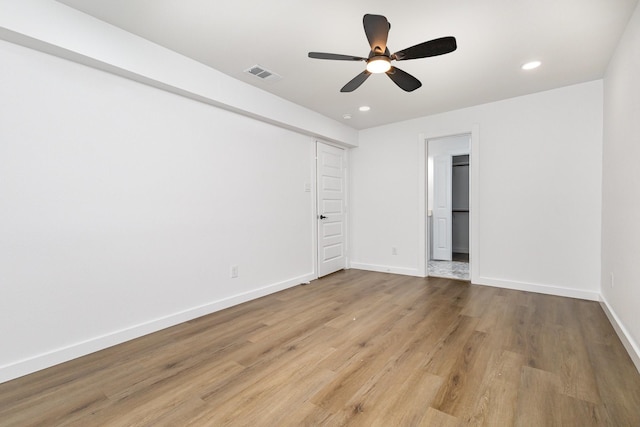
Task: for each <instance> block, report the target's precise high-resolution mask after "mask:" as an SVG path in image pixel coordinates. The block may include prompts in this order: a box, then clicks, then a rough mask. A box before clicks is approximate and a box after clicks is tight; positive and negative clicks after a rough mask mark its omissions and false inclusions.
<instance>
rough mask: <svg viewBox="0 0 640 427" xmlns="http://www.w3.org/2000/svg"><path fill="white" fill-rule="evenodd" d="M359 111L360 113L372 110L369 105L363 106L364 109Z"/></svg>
mask: <svg viewBox="0 0 640 427" xmlns="http://www.w3.org/2000/svg"><path fill="white" fill-rule="evenodd" d="M358 110H360V111H369V110H371V107H369V106H368V105H363V106H362V107H360V108H358Z"/></svg>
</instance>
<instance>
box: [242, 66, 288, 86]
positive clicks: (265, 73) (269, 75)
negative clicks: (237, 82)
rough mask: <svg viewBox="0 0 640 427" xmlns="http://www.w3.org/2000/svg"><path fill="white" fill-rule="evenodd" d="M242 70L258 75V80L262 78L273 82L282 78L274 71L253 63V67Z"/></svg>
mask: <svg viewBox="0 0 640 427" xmlns="http://www.w3.org/2000/svg"><path fill="white" fill-rule="evenodd" d="M244 72H245V73H249V74H252V75H254V76H256V77H258V78H259V79H260V80H264V81H268V82H274V81H277V80H280V79H281V78H282V76H280V75H278V74H276V73H274V72H273V71H271V70H267V69H266V68H264V67H263V66H262V65H254V66H253V67H250V68H247V69H246V70H244Z"/></svg>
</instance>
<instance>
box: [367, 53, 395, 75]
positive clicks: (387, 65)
mask: <svg viewBox="0 0 640 427" xmlns="http://www.w3.org/2000/svg"><path fill="white" fill-rule="evenodd" d="M390 69H391V60H390V59H389V58H388V57H386V56H374V57H372V58H371V59H369V60H368V61H367V71H368V72H370V73H373V74H379V73H386V72H387V71H389V70H390Z"/></svg>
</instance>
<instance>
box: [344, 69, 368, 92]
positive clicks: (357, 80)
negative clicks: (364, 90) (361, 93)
mask: <svg viewBox="0 0 640 427" xmlns="http://www.w3.org/2000/svg"><path fill="white" fill-rule="evenodd" d="M370 75H371V73H370V72H368V71H367V70H364V71H363V72H361V73H360V74H358V75H357V76H355V77H354V78H353V79H351V81H350V82H349V83H347V84H346V85H344V87H343V88H342V89H340V92H353V91H354V90H356V89H358V88H359V87H360V85H361V84H362V83H364V81H365V80H367V79H368V78H369V76H370Z"/></svg>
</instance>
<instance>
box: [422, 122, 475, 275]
mask: <svg viewBox="0 0 640 427" xmlns="http://www.w3.org/2000/svg"><path fill="white" fill-rule="evenodd" d="M462 134H471V150H470V152H469V160H470V171H469V172H470V175H469V176H470V180H471V185H470V188H469V210H470V212H469V228H470V230H469V231H470V232H469V261H470V268H471V283H478V279H479V277H480V261H481V257H480V255H481V254H480V244H479V240H478V237H479V234H480V233H479V231H480V229H479V227H478V223H479V214H480V211H479V207H480V193H479V178H480V125H478V124H474V125H472V127H471V129H460V130H457V131H452V132H444V133H438V134H435V133H420V134H419V135H418V274H419V275H420V276H422V277H427V276H428V269H427V261H428V259H429V251H428V249H429V248H428V242H429V240H428V236H427V220H428V218H427V141H428V140H430V139H437V138H444V137H448V136H455V135H462Z"/></svg>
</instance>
